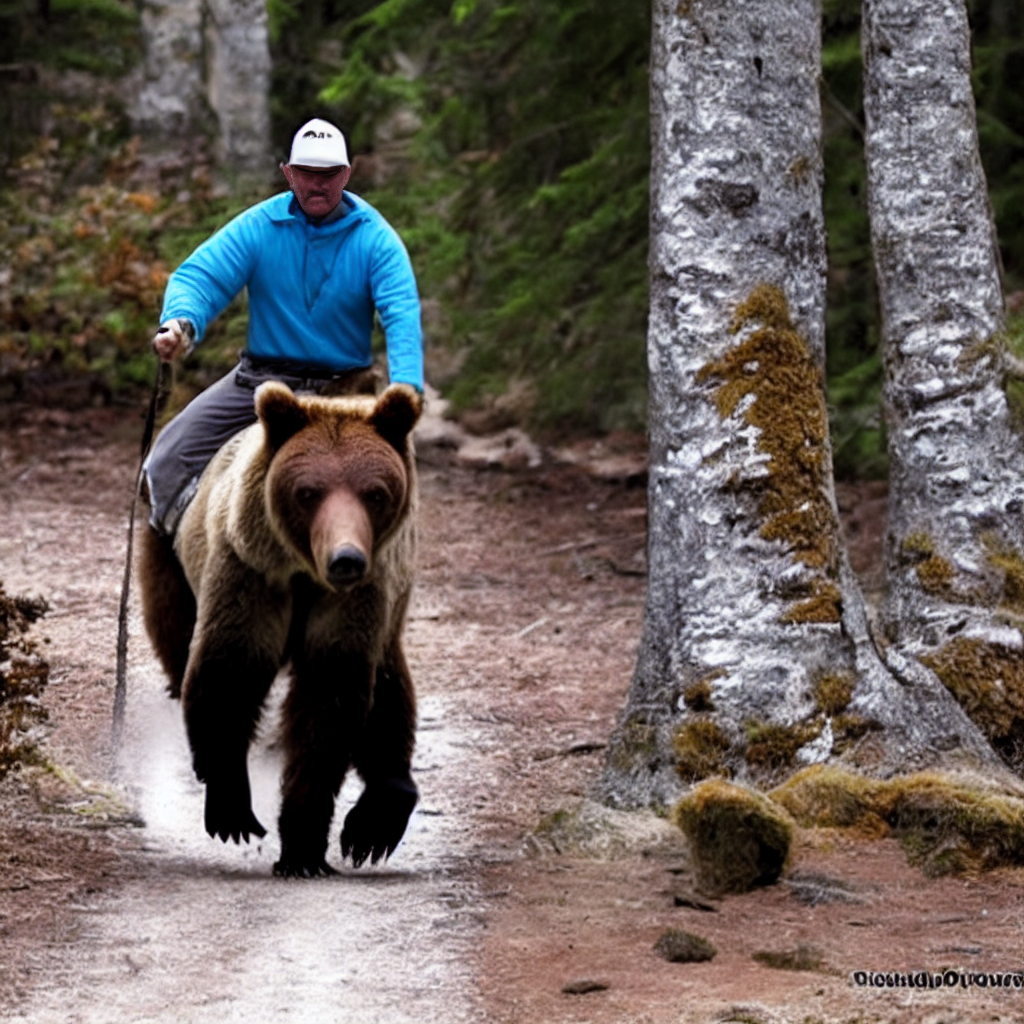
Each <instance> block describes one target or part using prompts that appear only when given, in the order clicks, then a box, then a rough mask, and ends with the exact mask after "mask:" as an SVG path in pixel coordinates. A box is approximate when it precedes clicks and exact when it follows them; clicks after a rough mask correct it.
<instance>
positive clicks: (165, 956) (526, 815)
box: [0, 413, 1024, 1024]
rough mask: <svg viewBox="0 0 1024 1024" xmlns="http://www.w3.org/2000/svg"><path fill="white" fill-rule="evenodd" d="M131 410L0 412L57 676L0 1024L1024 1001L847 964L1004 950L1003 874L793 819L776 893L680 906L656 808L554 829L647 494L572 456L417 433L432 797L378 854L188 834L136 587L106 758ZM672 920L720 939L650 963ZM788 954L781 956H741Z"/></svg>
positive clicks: (768, 1014)
mask: <svg viewBox="0 0 1024 1024" xmlns="http://www.w3.org/2000/svg"><path fill="white" fill-rule="evenodd" d="M139 429H140V424H139V423H138V422H136V421H135V420H134V419H133V420H130V421H125V420H124V419H123V418H122V419H121V420H119V419H118V418H117V417H116V416H114V415H113V414H106V413H97V414H95V415H89V416H80V417H76V418H71V417H70V416H68V415H66V414H57V413H49V414H47V413H31V414H24V415H22V416H21V418H20V419H17V420H15V421H14V422H13V423H10V424H8V426H7V427H6V428H5V429H0V581H2V582H3V583H4V585H5V587H6V589H7V592H8V593H9V594H21V593H30V594H31V593H41V594H43V595H44V596H45V597H47V599H48V600H49V601H50V603H51V605H52V610H51V612H50V614H49V615H47V617H46V618H45V619H43V620H42V623H41V626H40V630H39V631H40V632H42V633H43V634H45V635H46V636H47V637H48V638H49V644H48V647H47V653H48V656H49V660H50V664H51V667H52V676H51V683H50V686H49V688H48V692H47V695H46V704H47V706H48V708H49V711H50V723H49V727H48V732H47V736H46V742H45V752H46V754H47V757H48V758H49V761H50V765H51V767H50V768H34V769H31V770H26V771H22V772H18V773H12V774H11V775H9V776H8V777H7V778H6V779H5V780H3V781H2V782H0V1020H2V1021H4V1022H11V1024H50V1022H53V1024H57V1022H60V1024H66V1022H79V1021H80V1022H84V1024H127V1022H131V1024H139V1022H161V1024H163V1022H167V1024H170V1022H174V1024H206V1022H217V1024H221V1022H230V1021H239V1022H245V1024H264V1022H266V1024H279V1022H282V1024H285V1022H289V1021H302V1022H306V1021H316V1022H317V1024H331V1022H339V1024H341V1022H345V1024H378V1022H379V1024H403V1022H406V1021H416V1022H424V1024H430V1022H432V1021H436V1022H442V1021H443V1022H452V1024H458V1022H460V1021H473V1022H476V1021H481V1022H487V1024H492V1022H493V1024H569V1022H578V1024H584V1022H586V1024H639V1022H643V1024H696V1022H700V1024H705V1022H710V1021H746V1022H754V1024H789V1022H793V1024H796V1022H800V1024H818V1022H822V1024H824V1022H829V1024H832V1022H835V1024H848V1022H854V1021H856V1022H859V1024H867V1022H879V1024H881V1022H885V1024H896V1022H899V1024H916V1022H929V1024H939V1022H940V1021H941V1022H944V1024H953V1022H956V1024H968V1022H975V1021H976V1022H979V1024H980V1022H981V1021H986V1022H989V1021H1003V1022H1010V1021H1021V1020H1024V994H1022V993H1021V992H1019V991H999V992H994V991H990V992H984V991H980V990H978V989H972V990H970V991H959V990H958V991H953V992H950V991H948V990H947V991H938V992H908V991H906V990H903V991H900V990H896V991H892V990H885V989H883V990H864V989H858V988H856V987H855V986H854V985H853V983H852V981H851V972H853V971H855V970H858V969H869V970H890V971H893V970H895V971H900V970H903V971H906V970H910V969H913V970H918V969H929V970H939V969H944V968H947V967H953V968H959V969H964V970H968V971H997V970H1000V971H1005V970H1015V969H1019V966H1020V950H1021V948H1022V944H1024V871H1021V870H1003V871H1000V872H994V873H992V874H989V875H984V876H980V877H977V878H944V879H927V878H924V877H923V876H922V875H921V874H920V872H918V871H917V870H916V869H914V868H911V867H909V866H908V865H907V863H906V860H905V858H904V856H903V854H902V852H901V851H900V849H899V847H898V846H897V845H896V843H895V842H894V841H893V840H891V839H886V840H881V841H872V842H869V841H867V840H864V839H858V838H856V837H852V836H847V835H842V834H838V833H836V834H830V833H822V834H817V833H815V834H808V835H806V836H803V837H801V839H800V841H799V843H798V844H797V849H796V850H795V851H794V855H793V858H792V863H791V865H790V869H789V870H790V874H789V876H788V878H787V880H786V881H785V882H783V883H782V884H780V885H778V886H774V887H772V888H771V889H767V890H760V891H756V892H753V893H749V894H746V895H744V896H739V897H733V898H730V899H726V900H721V901H711V902H710V903H708V902H707V901H702V900H700V899H697V900H696V902H695V901H694V896H695V894H694V892H693V878H692V875H691V874H690V872H689V868H688V865H687V863H686V857H685V851H684V850H683V849H682V848H681V846H680V842H679V838H678V833H676V832H674V830H672V829H671V828H670V827H669V826H667V825H666V824H665V823H664V822H661V823H659V822H657V821H656V820H654V819H653V818H648V819H644V821H643V829H645V830H646V832H644V835H645V837H646V838H644V839H643V840H642V841H640V842H633V843H632V844H631V845H630V846H629V847H628V848H624V849H620V850H618V851H616V850H615V849H609V848H607V847H603V848H600V849H599V847H601V842H600V840H601V837H602V836H604V835H605V833H604V832H602V831H601V830H597V831H596V836H597V840H598V842H597V843H596V844H595V842H593V841H590V840H588V839H587V837H586V832H587V829H583V830H580V829H577V830H576V832H575V833H572V834H567V833H562V832H559V830H558V828H557V827H555V829H554V831H552V830H551V828H550V827H547V826H551V825H553V824H556V823H557V822H558V821H559V820H561V819H560V816H559V812H563V811H565V810H566V809H569V810H572V809H573V808H576V807H578V806H579V805H580V803H581V801H582V800H583V798H584V797H585V796H586V794H587V792H588V790H589V787H590V786H591V784H592V783H593V781H594V779H595V778H596V776H597V773H598V772H599V771H600V766H601V761H602V758H603V756H604V743H605V742H606V740H607V737H608V734H609V732H610V730H611V728H612V725H613V723H614V720H615V717H616V715H617V713H618V712H619V710H620V709H621V707H622V705H623V702H624V700H625V695H626V691H627V689H628V686H629V679H630V675H631V672H632V667H633V661H634V658H635V652H636V645H637V642H638V639H639V634H640V625H641V618H642V611H643V597H644V583H645V580H644V576H643V571H644V550H643V549H644V515H645V495H644V492H643V489H642V488H640V487H635V486H633V487H626V486H624V485H610V484H605V483H601V482H599V481H597V480H595V479H594V478H593V477H591V476H589V475H587V474H586V473H584V472H582V471H581V470H578V469H572V468H568V467H566V466H564V465H562V466H557V467H555V466H551V465H547V466H542V467H541V468H539V469H536V470H532V471H518V472H490V473H486V472H471V471H468V470H464V469H460V468H458V467H457V466H454V465H453V464H452V462H451V458H450V455H446V454H445V453H444V452H438V451H433V452H431V451H427V452H424V458H423V460H422V477H421V480H422V492H423V506H422V517H421V526H422V533H421V536H422V540H421V557H420V573H419V578H418V584H417V590H416V595H415V599H414V605H413V608H412V612H411V618H410V622H409V627H408V632H407V650H408V653H409V659H410V664H411V666H412V670H413V675H414V678H415V680H416V683H417V689H418V692H419V695H420V712H421V713H420V727H419V732H418V746H417V753H416V759H415V763H414V772H415V775H416V778H417V782H418V784H419V786H420V790H421V797H422V799H421V803H420V806H419V808H418V809H417V812H416V814H415V816H414V818H413V820H412V822H411V825H410V829H409V832H408V833H407V835H406V838H405V840H404V841H403V843H402V845H401V846H400V847H399V849H398V851H397V852H396V854H395V856H394V857H393V858H392V860H391V862H390V863H389V864H388V865H386V866H384V867H379V868H376V869H366V868H364V869H361V870H359V871H354V870H351V869H343V870H342V871H341V873H340V875H339V876H337V877H335V878H330V879H319V880H312V881H300V880H281V879H274V878H273V877H272V876H271V873H270V868H271V865H272V863H273V861H274V859H275V857H276V848H275V847H276V839H274V838H273V836H268V838H267V839H266V840H265V841H264V842H262V843H260V844H258V845H256V844H254V845H253V846H251V847H246V846H240V847H236V846H234V845H229V846H224V845H222V844H220V843H218V842H215V841H213V840H210V839H209V838H208V837H207V836H206V835H205V833H204V831H203V828H202V792H201V790H200V787H199V786H198V785H197V784H196V783H195V782H194V780H193V778H192V775H191V772H190V770H189V765H188V757H187V752H186V745H185V740H184V734H183V728H182V724H181V721H180V713H179V709H178V708H177V706H176V705H174V704H173V703H171V702H170V701H169V700H168V699H167V698H166V697H165V696H164V695H163V692H162V685H163V684H162V680H161V678H160V674H159V671H158V669H157V666H156V664H155V662H154V661H153V659H152V658H151V656H150V653H149V649H148V645H147V643H146V641H145V638H144V637H143V635H142V632H141V623H140V621H139V616H138V612H137V604H136V605H135V606H133V609H134V610H133V616H132V625H131V629H132V635H131V657H130V665H129V687H130V691H129V702H128V708H129V712H128V730H127V735H126V741H125V746H124V749H123V752H122V755H121V758H120V761H119V763H118V764H116V765H114V764H112V760H111V752H110V749H109V726H110V706H111V696H112V692H113V662H114V646H115V635H116V613H117V601H118V595H119V588H120V578H121V570H122V565H121V559H122V557H123V547H124V529H125V513H126V502H127V491H128V490H129V489H130V481H131V479H132V477H133V473H134V463H135V458H136V452H135V449H134V445H135V443H136V438H137V436H138V433H139ZM841 503H842V504H843V505H844V511H845V513H846V519H847V527H848V529H849V530H851V531H855V537H857V538H862V539H864V538H867V539H868V541H870V543H866V544H863V545H861V547H860V549H859V550H855V551H854V552H853V556H854V561H855V563H856V564H858V565H859V566H860V567H861V568H863V569H864V570H865V571H866V572H867V573H868V576H869V579H870V578H871V576H870V574H871V572H872V565H873V564H874V565H875V566H876V567H877V562H875V563H872V555H871V552H872V551H877V541H878V538H879V537H880V535H881V527H880V520H879V513H880V511H882V510H883V509H884V496H883V495H880V494H879V493H877V488H874V489H871V488H869V489H867V490H857V489H848V491H847V492H845V493H844V495H842V496H841ZM851 536H854V534H851ZM271 704H273V701H272V702H271ZM272 719H273V708H272V707H271V708H270V709H269V710H268V714H267V718H266V721H265V723H264V728H263V730H262V734H261V735H262V739H261V743H260V744H259V746H258V749H257V751H256V752H255V753H254V754H253V757H252V760H251V766H252V771H253V778H254V796H255V809H256V812H257V814H258V816H259V817H260V818H261V820H262V821H263V823H264V824H265V825H266V826H268V828H270V829H271V831H273V828H272V826H273V824H274V821H275V818H276V810H275V805H276V799H277V795H276V793H277V773H278V766H277V761H276V753H275V750H274V746H273V742H272V737H273V729H272ZM53 766H58V767H53ZM114 769H116V779H117V782H116V785H114V786H111V785H110V784H109V782H108V780H109V779H110V777H111V776H112V774H113V773H114ZM356 791H357V790H356V788H355V787H353V786H352V785H351V784H347V787H346V790H345V791H344V792H343V794H342V800H341V801H340V805H339V812H338V815H337V818H336V822H335V825H334V827H333V829H332V838H331V844H332V845H331V848H330V852H329V860H331V861H332V862H333V863H334V864H335V866H340V865H339V851H338V846H337V842H338V840H337V836H338V831H339V828H340V822H341V820H342V818H343V816H344V812H345V810H346V809H347V805H348V804H349V803H350V802H351V801H352V799H353V798H354V793H355V792H356ZM538 825H541V826H542V828H541V830H540V831H539V832H537V829H538ZM629 827H630V828H633V827H634V826H632V825H631V826H629ZM634 834H639V832H634ZM666 837H668V838H667V839H666ZM808 891H811V892H812V894H813V895H814V898H813V899H812V900H810V901H808V900H807V898H806V897H807V893H808ZM668 927H676V928H684V929H686V930H690V931H693V932H696V933H698V934H700V935H702V936H704V937H706V938H708V939H710V940H711V941H712V942H713V943H714V945H715V946H716V947H717V949H718V954H717V955H716V957H715V958H714V959H713V960H712V961H710V962H708V963H702V964H673V963H668V962H666V961H665V960H663V959H661V958H660V957H659V956H658V955H657V954H656V953H655V952H654V950H653V945H654V942H655V940H656V939H657V938H658V937H659V935H660V934H661V933H662V932H663V931H664V930H665V929H666V928H668ZM800 950H803V952H804V954H805V955H804V957H803V960H804V962H805V967H804V969H802V970H785V969H777V968H772V967H771V966H767V965H766V964H765V963H764V962H763V958H762V960H761V961H759V960H757V959H755V956H758V955H760V954H762V953H764V952H766V951H767V952H769V953H773V954H781V959H782V960H785V958H786V955H788V954H792V953H793V952H794V951H800ZM777 959H778V957H777ZM790 959H792V957H790ZM807 965H810V966H807ZM581 981H586V982H590V983H591V984H589V985H582V986H580V985H575V988H577V989H580V988H582V989H585V990H586V991H584V992H582V993H581V994H572V993H570V992H566V991H563V990H564V988H565V987H566V986H567V985H568V986H569V987H570V989H572V988H573V987H574V985H573V983H577V982H581ZM595 982H596V983H598V984H593V983H595Z"/></svg>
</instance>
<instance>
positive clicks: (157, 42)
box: [132, 0, 210, 140]
mask: <svg viewBox="0 0 1024 1024" xmlns="http://www.w3.org/2000/svg"><path fill="white" fill-rule="evenodd" d="M142 35H143V39H144V40H145V58H144V60H143V64H142V69H141V73H142V81H141V84H140V86H139V89H138V92H137V94H136V97H135V102H134V104H133V107H132V120H133V121H134V123H135V124H136V126H137V127H138V128H139V129H140V130H141V131H142V132H143V133H144V134H145V135H146V136H148V137H150V138H155V139H158V140H180V139H184V138H186V137H188V136H189V135H190V134H193V133H196V132H200V131H203V130H204V129H208V128H209V127H210V124H209V122H210V117H209V109H208V107H207V105H206V95H205V91H206V87H205V84H204V78H205V68H204V63H205V57H204V50H203V2H202V0H143V2H142Z"/></svg>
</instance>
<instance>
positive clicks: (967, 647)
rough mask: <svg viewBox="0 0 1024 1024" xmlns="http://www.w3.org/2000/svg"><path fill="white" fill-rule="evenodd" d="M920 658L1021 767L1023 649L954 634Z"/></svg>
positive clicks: (1023, 765) (1023, 752)
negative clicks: (949, 640) (937, 647)
mask: <svg viewBox="0 0 1024 1024" xmlns="http://www.w3.org/2000/svg"><path fill="white" fill-rule="evenodd" d="M921 661H922V662H923V663H924V664H925V665H927V666H928V667H929V668H930V669H932V671H933V672H935V674H936V675H937V676H938V677H939V678H940V679H941V680H942V682H943V683H944V684H945V686H946V688H947V689H948V690H949V691H950V693H952V694H953V696H954V697H956V699H957V701H958V703H959V704H960V706H961V707H962V708H963V709H964V711H965V712H967V715H968V717H969V718H970V719H971V721H972V722H974V723H975V724H976V725H977V726H978V727H979V728H980V729H981V731H982V732H983V733H984V734H985V735H986V736H987V737H988V740H989V742H990V743H991V744H992V746H993V747H995V749H996V750H997V751H998V752H999V753H1000V755H1001V756H1002V757H1003V758H1004V759H1005V760H1006V761H1007V763H1008V764H1010V765H1011V767H1013V768H1014V769H1015V770H1018V771H1019V770H1020V769H1021V768H1024V651H1020V650H1018V649H1016V648H1013V647H1007V646H1005V645H1003V644H997V643H989V642H987V641H984V640H980V639H978V638H972V637H957V638H956V639H955V640H952V641H951V642H950V643H948V644H946V646H945V647H943V648H942V649H941V650H940V651H939V652H938V653H936V654H933V655H929V656H927V657H923V658H922V659H921Z"/></svg>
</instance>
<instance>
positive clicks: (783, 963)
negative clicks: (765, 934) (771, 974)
mask: <svg viewBox="0 0 1024 1024" xmlns="http://www.w3.org/2000/svg"><path fill="white" fill-rule="evenodd" d="M754 959H755V960H756V961H757V962H758V963H759V964H764V966H765V967H773V968H775V970H777V971H820V970H821V965H822V963H823V962H824V957H823V956H822V953H821V950H820V949H816V948H815V947H814V946H797V947H796V949H782V950H770V949H763V950H761V951H760V952H759V953H755V954H754Z"/></svg>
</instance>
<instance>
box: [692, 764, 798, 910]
mask: <svg viewBox="0 0 1024 1024" xmlns="http://www.w3.org/2000/svg"><path fill="white" fill-rule="evenodd" d="M673 817H674V821H675V822H676V824H677V825H678V826H679V827H680V828H681V829H682V830H683V833H684V834H685V835H686V837H687V839H688V840H689V842H690V849H691V853H692V856H693V863H694V868H695V869H696V872H697V880H698V884H699V886H700V888H701V890H702V891H704V892H707V893H729V892H746V891H748V890H749V889H752V888H754V887H755V886H758V885H772V884H773V883H775V882H777V881H778V879H779V876H780V875H781V874H782V869H783V868H784V867H785V864H786V858H787V857H788V855H789V847H790V844H791V842H792V839H793V822H792V819H791V818H790V817H789V815H788V814H787V813H786V812H785V811H784V810H783V809H782V808H781V807H780V806H779V805H777V804H774V803H773V802H772V801H771V800H769V799H768V798H767V797H765V796H763V795H762V794H761V793H758V792H756V791H755V790H751V789H747V788H745V787H742V786H736V785H733V784H732V783H729V782H725V781H723V780H721V779H709V780H708V781H706V782H702V783H700V784H699V785H698V786H695V787H694V789H693V790H692V791H691V792H690V793H689V794H688V795H687V796H685V797H683V799H682V800H680V801H679V803H678V804H676V806H675V809H674V811H673Z"/></svg>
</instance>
